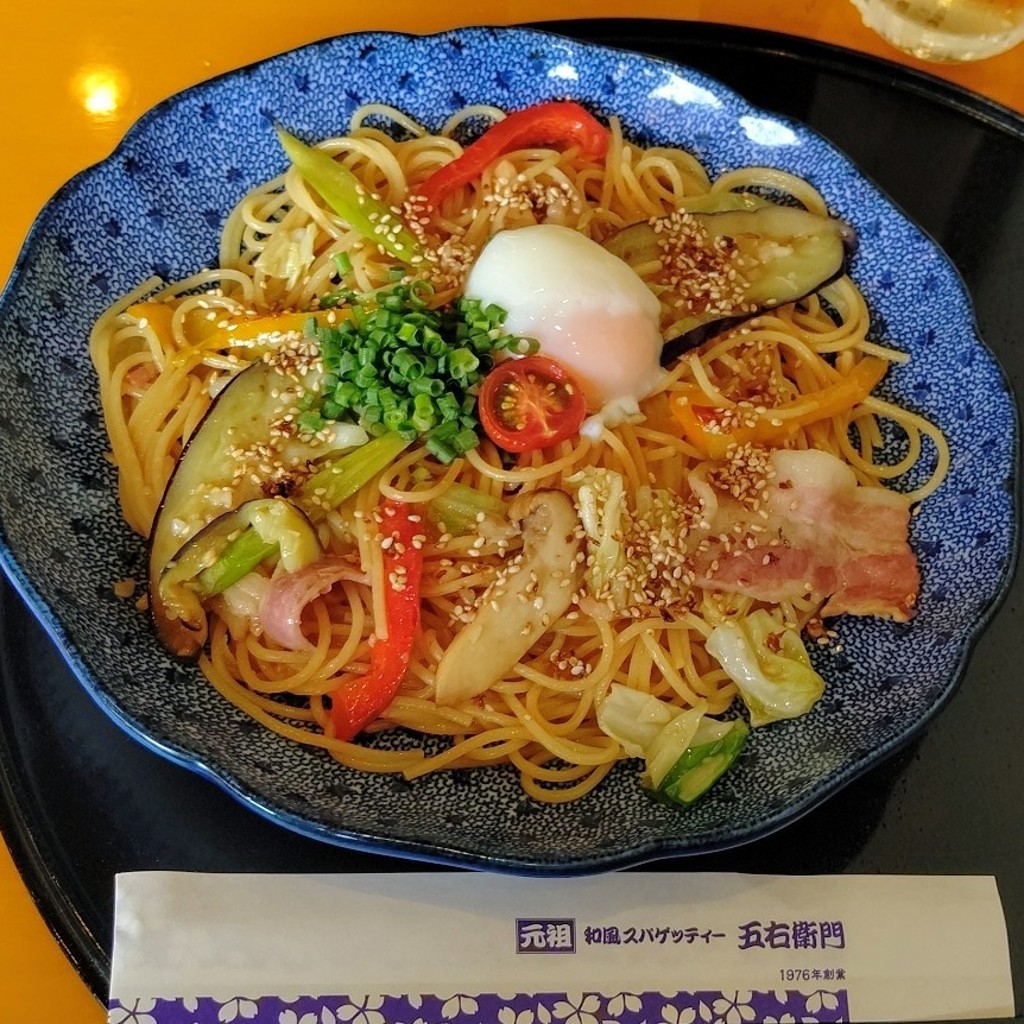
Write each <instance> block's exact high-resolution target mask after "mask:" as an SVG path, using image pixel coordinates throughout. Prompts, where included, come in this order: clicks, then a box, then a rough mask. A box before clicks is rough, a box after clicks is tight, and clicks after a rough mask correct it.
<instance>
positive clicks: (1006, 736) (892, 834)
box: [0, 20, 1024, 1017]
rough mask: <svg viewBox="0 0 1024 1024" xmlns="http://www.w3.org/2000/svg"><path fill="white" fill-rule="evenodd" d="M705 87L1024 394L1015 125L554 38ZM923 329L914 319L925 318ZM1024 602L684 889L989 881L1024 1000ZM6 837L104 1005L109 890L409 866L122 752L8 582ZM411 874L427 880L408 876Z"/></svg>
mask: <svg viewBox="0 0 1024 1024" xmlns="http://www.w3.org/2000/svg"><path fill="white" fill-rule="evenodd" d="M542 27H544V28H549V29H553V30H555V31H559V32H563V33H565V34H568V35H573V36H576V37H578V38H582V39H587V40H592V41H595V42H601V43H606V44H609V45H614V46H621V47H626V48H629V49H634V50H639V51H643V52H647V53H651V54H656V55H659V56H664V57H667V58H670V59H672V60H675V61H678V62H680V63H683V64H689V65H691V66H693V67H696V68H700V69H701V70H703V71H706V72H708V73H709V74H711V75H713V76H714V77H716V78H718V79H720V80H721V81H723V82H725V83H726V84H728V85H730V86H732V87H733V88H734V89H736V90H737V91H739V92H740V93H742V94H744V95H745V96H746V97H747V98H749V99H750V100H751V101H752V102H754V103H756V104H757V105H758V106H761V107H764V108H767V109H770V110H775V111H778V112H782V113H786V114H790V115H792V116H794V117H797V118H799V119H800V120H802V121H804V122H806V123H807V124H810V125H812V126H813V127H815V128H816V129H818V130H819V131H820V132H821V133H822V134H823V135H825V136H827V137H828V138H829V139H831V141H832V142H834V143H835V144H836V145H838V146H839V147H840V148H841V149H843V150H845V151H846V152H847V153H848V154H849V156H850V157H851V158H852V159H853V160H854V161H855V162H856V163H857V164H858V165H859V167H860V168H862V170H863V171H864V172H865V173H866V174H867V175H869V176H870V177H872V178H873V179H874V180H875V181H877V182H878V183H879V184H880V185H881V186H882V188H883V189H885V191H887V192H888V193H889V194H890V195H891V196H892V197H893V199H894V200H895V201H896V202H897V203H898V204H900V205H901V206H902V207H903V208H904V209H905V210H906V212H907V213H908V214H909V215H910V216H911V217H912V218H913V219H914V220H915V221H917V222H918V223H919V224H920V225H922V226H923V227H924V228H925V229H926V230H927V231H928V232H930V233H931V234H932V235H933V237H934V238H935V239H936V240H937V241H939V243H940V244H941V245H942V246H943V247H944V248H945V249H946V251H947V252H948V253H949V255H950V256H951V257H952V259H953V260H954V262H955V263H956V265H957V266H958V267H959V269H960V271H961V273H962V274H963V276H964V278H965V279H966V281H967V285H968V287H969V289H970V292H971V294H972V296H973V298H974V301H975V303H976V307H977V313H978V320H979V324H980V327H981V332H982V335H983V336H984V338H985V339H986V340H987V342H988V344H989V345H990V346H991V347H992V348H993V349H994V350H995V351H996V353H997V354H998V356H999V357H1000V359H1001V360H1002V362H1003V365H1004V367H1006V369H1007V371H1008V373H1009V375H1010V377H1011V380H1012V382H1013V385H1014V389H1015V391H1016V393H1017V394H1018V395H1020V394H1021V392H1022V376H1024V345H1020V344H1017V334H1018V332H1019V331H1020V330H1021V328H1020V325H1021V324H1024V241H1022V239H1024V119H1021V118H1019V117H1017V116H1016V115H1015V114H1013V113H1011V112H1010V111H1007V110H1005V109H1004V108H1002V107H999V106H998V105H996V104H993V103H990V102H988V101H987V100H984V99H981V98H979V97H977V96H973V95H971V94H970V93H967V92H964V91H962V90H960V89H957V88H956V87H954V86H950V85H947V84H945V83H944V82H941V81H939V80H938V79H935V78H932V77H930V76H928V75H922V74H916V73H914V72H911V71H908V70H906V69H904V68H901V67H899V66H897V65H893V64H888V63H885V62H882V61H878V60H874V59H872V58H867V57H864V56H861V55H857V54H854V53H850V52H847V51H844V50H840V49H837V48H834V47H829V46H824V45H819V44H815V43H811V42H807V41H804V40H799V39H795V38H791V37H788V36H780V35H774V34H769V33H763V32H755V31H751V30H746V29H738V28H730V27H725V26H719V25H706V24H697V23H690V22H656V21H635V20H634V21H630V20H616V21H573V22H562V23H557V24H550V23H549V24H546V25H544V26H542ZM926 312H927V311H926V310H924V309H923V310H922V315H926ZM1021 591H1022V585H1021V582H1020V580H1019V579H1017V580H1015V583H1014V586H1013V588H1012V589H1011V591H1010V593H1009V596H1008V598H1007V600H1006V602H1005V604H1004V605H1003V607H1002V609H1001V611H1000V613H999V614H998V615H997V617H996V619H995V621H994V622H993V623H992V624H991V626H990V627H989V630H988V631H987V633H986V635H985V636H984V637H983V639H982V640H981V642H980V643H979V644H978V645H977V648H976V650H975V652H974V655H973V657H972V659H971V663H970V666H969V668H968V671H967V673H966V676H965V677H964V680H963V685H962V687H961V689H960V692H959V693H958V694H957V695H956V697H955V698H954V699H953V701H952V702H951V703H950V705H949V706H948V707H947V708H946V709H945V710H944V711H943V713H942V714H941V715H940V716H939V717H938V719H937V720H936V721H935V722H933V723H932V724H931V725H929V726H928V728H927V730H926V731H925V732H924V734H923V735H922V736H921V737H920V738H919V739H918V740H917V741H916V742H914V743H913V744H912V745H911V746H910V747H908V748H906V749H904V750H903V751H902V752H900V753H899V754H897V755H896V756H895V757H894V758H892V759H891V760H889V761H887V762H886V763H884V764H883V765H880V766H879V767H877V768H875V769H874V770H873V771H871V772H869V773H868V774H867V775H865V776H864V777H862V778H860V779H858V780H857V781H856V782H854V783H853V784H852V785H850V786H849V787H847V788H846V789H844V790H843V791H842V792H841V793H839V794H838V795H837V796H835V797H834V798H833V799H831V800H829V801H828V802H827V803H826V804H825V805H824V806H822V807H820V808H818V809H817V810H815V811H814V812H812V813H811V814H809V815H807V816H806V817H805V818H803V819H802V820H800V821H798V822H796V823H795V824H793V825H790V826H789V827H787V828H786V829H784V830H783V831H781V832H779V833H777V834H776V835H774V836H771V837H769V838H767V839H763V840H760V841H759V842H757V843H754V844H751V845H749V846H746V847H742V848H740V849H737V850H733V851H729V852H726V853H719V854H714V855H709V856H703V857H696V858H689V859H685V860H675V861H671V860H670V861H662V862H659V863H657V864H656V865H651V867H653V868H656V869H658V870H676V871H748V872H769V873H780V874H830V873H839V872H849V873H876V872H881V873H895V874H903V873H906V874H924V873H934V874H986V875H989V874H991V875H995V876H996V878H997V880H998V883H999V889H1000V893H1001V895H1002V899H1003V905H1004V908H1005V911H1006V917H1007V924H1008V927H1009V935H1010V947H1011V950H1016V951H1018V956H1017V957H1016V959H1015V962H1014V981H1015V989H1016V993H1017V1000H1018V1002H1017V1015H1018V1017H1020V1016H1022V1010H1021V1007H1022V1002H1021V1000H1024V958H1022V957H1021V956H1020V955H1019V951H1021V950H1024V855H1022V852H1021V851H1022V850H1024V821H1022V817H1021V814H1020V800H1021V792H1022V786H1024V743H1022V742H1021V741H1020V738H1019V733H1020V729H1021V727H1022V725H1024V685H1022V684H1024V680H1022V679H1021V668H1020V666H1021V665H1022V664H1024V644H1022V635H1024V630H1022V629H1021V619H1020V604H1021ZM0 828H2V831H3V834H4V837H5V838H6V840H7V842H8V845H9V846H10V848H11V851H12V853H13V855H14V859H15V861H16V863H17V865H18V867H19V869H20V871H21V873H22V875H23V877H24V879H25V881H26V883H27V885H28V887H29V890H30V891H31V893H32V895H33V897H34V899H35V900H36V903H37V904H38V906H39V909H40V911H41V913H42V915H43V917H44V918H45V920H46V921H47V923H48V924H49V926H50V928H51V929H52V930H53V932H54V933H55V935H56V937H57V939H58V941H59V942H60V943H61V945H62V946H63V948H64V950H65V951H66V953H67V955H68V956H69V958H70V959H71V961H72V963H73V964H74V965H75V967H76V968H77V970H78V971H79V972H80V974H81V975H82V977H83V978H84V980H85V982H86V984H87V985H88V986H89V987H90V988H91V989H92V991H93V992H94V993H95V994H96V996H97V998H99V999H101V1000H104V999H105V997H106V990H107V983H108V979H109V973H110V951H111V939H112V934H111V933H112V923H113V895H114V887H113V879H114V875H115V873H116V872H119V871H131V870H139V869H181V870H199V871H324V872H330V871H393V870H403V869H407V868H408V867H409V866H410V865H409V864H408V863H403V862H400V861H396V860H392V859H388V858H384V857H377V856H372V855H369V854H360V853H352V852H348V851H345V850H341V849H338V848H336V847H333V846H328V845H322V844H319V843H316V842H313V841H311V840H307V839H303V838H301V837H299V836H297V835H294V834H292V833H290V832H287V831H285V830H283V829H279V828H275V827H274V826H272V825H271V824H269V823H268V822H266V821H265V820H263V819H262V818H260V817H258V816H257V815H255V814H252V813H250V812H248V811H246V810H245V809H244V808H242V807H241V806H240V805H239V804H237V803H235V802H234V801H233V800H232V799H230V798H229V797H227V796H226V795H225V794H224V793H222V792H221V791H220V790H219V789H217V788H216V787H215V786H214V785H213V784H212V783H209V782H207V781H205V780H203V779H200V778H199V777H197V776H195V775H193V774H191V773H189V772H188V771H185V770H184V769H182V768H179V767H176V766H173V765H171V764H169V763H167V762H165V761H163V760H162V759H161V758H159V757H157V756H156V755H155V754H152V753H150V752H149V751H147V750H145V749H144V748H143V747H141V746H140V745H138V744H136V743H135V742H133V741H132V740H130V739H128V737H126V736H125V735H123V734H122V733H121V732H120V731H119V730H118V729H117V728H116V727H115V726H114V725H112V724H111V723H110V721H109V720H108V719H107V718H106V717H105V715H104V714H103V713H102V712H101V711H100V710H99V709H98V708H97V707H96V706H95V705H94V704H93V703H92V702H91V700H90V699H89V698H88V697H87V696H86V694H85V692H84V691H83V690H82V689H81V687H80V686H79V685H78V684H77V683H76V682H75V680H74V679H73V678H72V676H71V675H70V673H69V672H68V671H67V669H66V668H65V667H64V664H63V662H62V660H61V658H60V656H59V655H58V654H57V653H56V652H55V651H54V650H53V648H52V646H51V644H50V643H49V641H48V640H47V638H46V637H45V635H44V633H43V631H42V629H41V628H40V627H39V626H38V625H36V623H35V621H34V619H33V618H32V616H31V615H30V614H29V613H28V612H27V611H26V610H25V608H24V607H23V606H22V604H21V603H20V601H19V600H18V598H17V597H16V596H15V595H14V593H13V591H12V590H11V589H10V587H9V586H8V585H7V584H6V581H4V582H2V583H0ZM415 869H416V870H418V871H423V870H431V868H429V867H428V866H426V865H423V864H416V865H415Z"/></svg>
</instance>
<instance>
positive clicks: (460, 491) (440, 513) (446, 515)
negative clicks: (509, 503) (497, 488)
mask: <svg viewBox="0 0 1024 1024" xmlns="http://www.w3.org/2000/svg"><path fill="white" fill-rule="evenodd" d="M480 512H483V514H484V515H485V516H504V514H505V503H504V502H503V501H502V500H501V499H500V498H494V497H491V495H489V494H484V493H483V492H482V491H478V490H476V489H475V488H473V487H470V486H469V485H468V484H452V486H451V487H449V488H448V490H446V491H445V492H444V494H440V495H438V496H437V497H436V498H434V499H433V500H432V501H431V502H430V503H429V504H428V505H427V515H428V516H429V518H430V521H431V522H433V523H436V524H437V525H438V526H440V527H441V529H442V530H444V531H445V533H450V534H451V535H452V536H453V537H461V536H463V535H464V534H467V533H474V532H476V527H477V519H476V517H477V514H478V513H480Z"/></svg>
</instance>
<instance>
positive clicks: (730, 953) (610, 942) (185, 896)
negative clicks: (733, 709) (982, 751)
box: [109, 872, 1013, 1024]
mask: <svg viewBox="0 0 1024 1024" xmlns="http://www.w3.org/2000/svg"><path fill="white" fill-rule="evenodd" d="M109 1014H110V1015H109V1021H110V1022H111V1024H207V1022H210V1024H214V1022H216V1024H229V1022H232V1021H248V1022H255V1024H343V1022H344V1024H449V1022H452V1024H712V1022H721V1024H753V1022H756V1021H909V1020H931V1021H939V1020H950V1019H958V1020H965V1019H972V1018H979V1017H987V1018H997V1017H1010V1016H1012V1015H1013V990H1012V983H1011V976H1010V957H1009V949H1008V946H1007V938H1006V926H1005V922H1004V918H1003V912H1002V906H1001V904H1000V901H999V894H998V891H997V889H996V884H995V880H994V879H992V878H986V877H918V876H915V877H902V876H866V875H865V876H848V875H841V876H819V877H782V876H767V875H725V874H706V873H685V874H684V873H671V872H665V873H653V872H650V873H642V872H639V873H630V874H611V875H604V876H601V877H594V878H575V879H557V878H555V879H551V878H513V877H507V876H500V875H486V874H474V873H435V872H429V873H425V872H418V873H407V874H387V875H379V874H374V875H211V874H185V873H173V872H142V873H135V874H126V875H119V876H118V879H117V901H116V914H115V935H114V958H113V965H112V971H111V991H110V1011H109Z"/></svg>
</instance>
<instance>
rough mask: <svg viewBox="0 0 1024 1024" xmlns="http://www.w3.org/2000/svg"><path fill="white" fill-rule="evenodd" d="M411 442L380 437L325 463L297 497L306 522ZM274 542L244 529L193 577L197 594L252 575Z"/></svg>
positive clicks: (211, 593) (249, 528) (252, 529)
mask: <svg viewBox="0 0 1024 1024" xmlns="http://www.w3.org/2000/svg"><path fill="white" fill-rule="evenodd" d="M411 443H412V442H410V441H406V440H405V439H404V438H402V437H399V436H398V435H397V434H383V435H381V436H380V437H375V438H374V439H373V440H372V441H367V442H366V444H364V445H363V446H362V447H360V448H357V449H356V450H355V451H354V452H349V453H348V454H347V455H342V456H341V457H340V458H337V459H334V460H332V461H331V462H328V463H327V464H326V465H325V466H323V467H322V468H321V469H319V470H317V472H316V473H314V474H313V475H312V476H311V477H309V478H308V479H307V480H306V482H305V484H304V485H303V488H302V493H301V494H299V495H298V498H299V500H300V501H301V500H302V499H303V498H305V501H304V502H303V508H304V511H305V513H306V515H307V516H308V517H309V519H310V520H311V521H312V522H314V523H316V522H319V521H320V520H321V519H323V518H324V516H325V515H326V514H327V512H328V510H329V509H332V508H337V506H338V505H340V504H341V503H342V502H343V501H345V500H346V499H348V498H351V497H352V495H353V494H355V493H356V491H358V490H359V489H360V488H361V487H362V486H363V485H364V484H367V483H369V482H370V481H371V480H372V479H373V478H374V477H375V476H376V475H377V474H378V473H379V472H380V471H381V470H382V469H385V468H387V467H388V466H389V465H390V464H391V463H392V462H394V460H395V459H396V458H397V457H398V456H399V455H400V454H401V453H402V451H404V450H405V449H406V448H408V447H409V445H410V444H411ZM279 547H280V544H279V542H278V541H277V540H269V541H268V540H265V539H264V538H263V537H262V536H261V535H260V534H259V532H258V531H257V530H256V528H255V527H253V526H247V527H246V528H245V529H244V530H242V531H241V533H239V534H238V536H237V537H235V538H234V539H233V540H232V541H231V542H230V543H229V544H228V546H227V547H226V548H225V549H224V550H223V552H221V555H220V557H219V558H218V559H217V560H216V561H215V562H214V563H213V564H212V565H210V566H208V567H207V568H205V569H204V570H203V571H202V572H201V573H199V575H198V576H197V577H196V583H197V587H196V590H197V592H198V594H199V596H200V597H201V598H202V599H203V600H205V599H206V598H208V597H213V596H214V594H220V593H221V592H222V591H224V590H227V588H228V587H230V586H232V584H235V583H237V582H238V581H239V580H240V579H242V578H243V577H244V576H246V575H247V574H248V573H250V572H252V570H253V569H255V568H256V566H258V565H259V564H260V562H262V561H263V560H264V559H265V558H269V557H270V556H271V555H272V554H274V553H275V552H276V551H278V549H279Z"/></svg>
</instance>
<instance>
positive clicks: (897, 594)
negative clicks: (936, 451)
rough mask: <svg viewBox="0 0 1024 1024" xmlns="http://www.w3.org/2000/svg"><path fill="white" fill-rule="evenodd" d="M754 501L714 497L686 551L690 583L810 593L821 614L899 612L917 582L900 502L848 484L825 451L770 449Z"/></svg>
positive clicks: (772, 595) (911, 600) (754, 593)
mask: <svg viewBox="0 0 1024 1024" xmlns="http://www.w3.org/2000/svg"><path fill="white" fill-rule="evenodd" d="M771 463H772V469H773V472H774V475H773V478H772V479H771V481H770V483H769V484H768V485H767V486H766V487H765V488H764V490H763V492H762V495H761V499H760V502H759V505H758V508H759V509H760V510H762V511H763V512H764V513H766V514H767V518H765V517H764V515H762V514H760V512H759V511H758V508H753V509H752V508H751V507H750V506H749V505H742V504H741V503H740V502H737V501H734V500H732V499H728V498H723V499H721V500H720V501H719V507H718V509H717V512H716V514H715V517H714V521H713V522H712V526H711V531H710V539H709V540H708V541H707V543H705V544H704V545H701V547H703V548H704V550H698V553H697V554H696V555H695V556H694V557H693V563H694V569H695V573H696V576H697V579H696V584H697V585H698V586H702V587H705V588H707V589H711V590H717V591H724V592H733V593H741V594H745V595H746V596H748V597H753V598H756V599H758V600H763V601H771V602H775V603H777V602H779V601H786V600H793V599H795V598H798V597H810V598H812V599H814V600H815V601H823V602H825V604H824V606H823V607H822V610H821V614H822V615H823V616H834V615H843V614H848V615H877V616H881V617H884V618H890V619H894V620H896V621H898V622H905V621H907V620H908V619H909V618H910V617H911V615H912V614H913V609H914V605H915V604H916V602H917V595H918V592H919V590H920V585H921V584H920V574H919V572H918V567H917V560H916V558H915V557H914V554H913V552H912V551H911V550H910V546H909V543H908V539H907V538H908V525H909V521H910V506H909V503H908V502H907V501H906V499H905V498H904V497H903V496H902V495H899V494H896V493H895V492H893V491H889V490H886V489H883V488H876V487H862V486H859V485H858V484H857V479H856V477H855V475H854V473H853V471H852V470H851V469H850V468H849V467H848V466H847V465H846V464H845V463H844V462H842V461H841V460H840V459H838V458H836V457H835V456H833V455H830V454H829V453H827V452H819V451H777V452H774V453H773V454H772V458H771Z"/></svg>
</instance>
